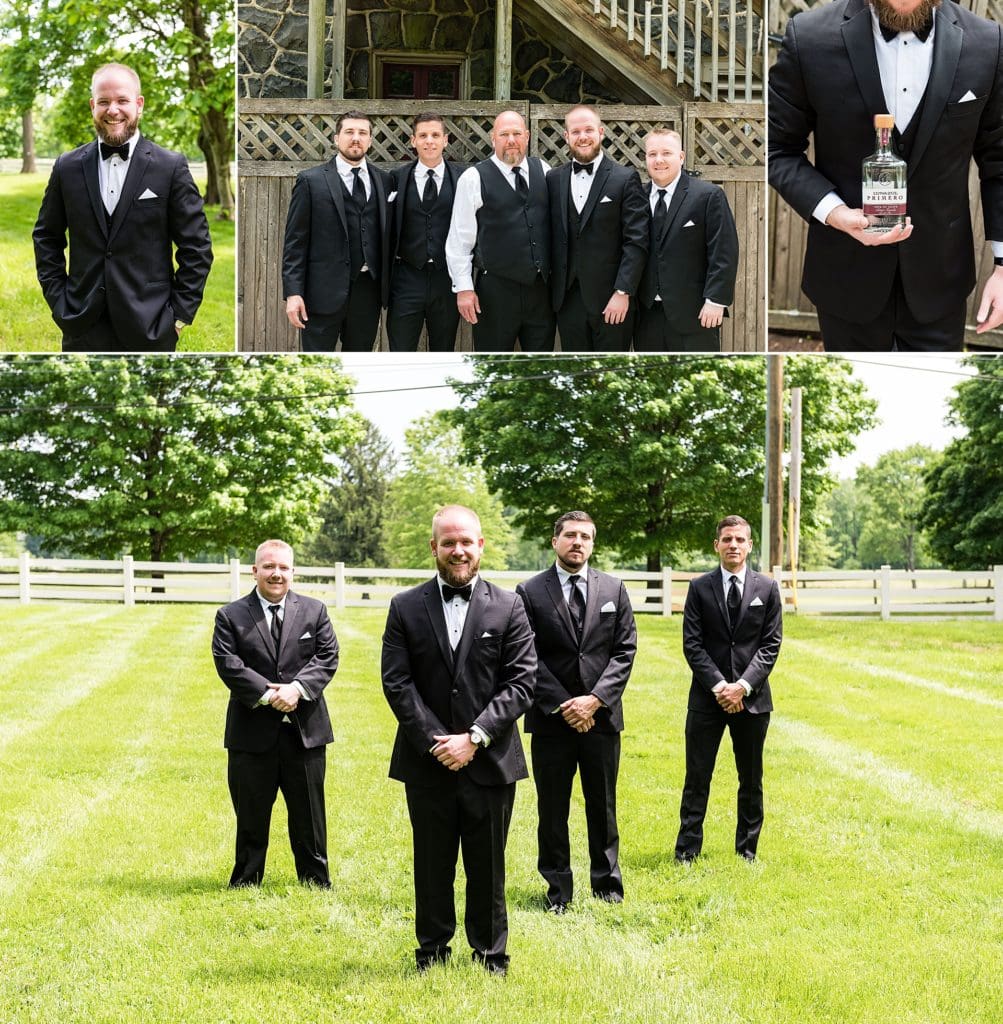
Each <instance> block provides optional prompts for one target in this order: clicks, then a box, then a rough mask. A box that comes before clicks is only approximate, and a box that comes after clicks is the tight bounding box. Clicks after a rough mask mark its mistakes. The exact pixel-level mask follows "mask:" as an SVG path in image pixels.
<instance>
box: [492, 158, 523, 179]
mask: <svg viewBox="0 0 1003 1024" xmlns="http://www.w3.org/2000/svg"><path fill="white" fill-rule="evenodd" d="M491 159H492V160H493V161H494V164H495V166H496V167H497V168H498V170H500V171H501V172H502V174H503V175H504V176H505V180H506V181H512V168H513V167H521V168H522V173H523V174H524V175H525V176H526V184H527V185H528V184H529V154H528V153H527V154H526V156H524V157H523V158H522V160H520V161H519V163H517V164H507V163H505V161H504V160H499V159H498V154H497V153H492V154H491Z"/></svg>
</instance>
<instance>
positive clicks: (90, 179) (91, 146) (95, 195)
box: [80, 142, 108, 238]
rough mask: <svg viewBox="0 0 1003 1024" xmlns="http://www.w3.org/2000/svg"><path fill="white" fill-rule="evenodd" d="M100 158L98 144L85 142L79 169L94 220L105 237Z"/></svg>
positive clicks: (106, 234) (106, 224)
mask: <svg viewBox="0 0 1003 1024" xmlns="http://www.w3.org/2000/svg"><path fill="white" fill-rule="evenodd" d="M100 158H101V157H100V154H99V153H98V144H97V143H96V142H89V143H87V145H86V146H84V148H83V150H81V153H80V170H81V172H82V173H83V177H84V187H85V188H86V189H87V196H88V198H89V199H90V201H91V209H93V211H94V220H95V221H97V225H98V229H99V230H100V232H101V234H102V235H104V237H105V238H107V237H108V214H107V212H106V211H105V208H104V203H103V202H102V201H101V172H100V170H99V169H98V161H99V160H100Z"/></svg>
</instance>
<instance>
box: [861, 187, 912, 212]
mask: <svg viewBox="0 0 1003 1024" xmlns="http://www.w3.org/2000/svg"><path fill="white" fill-rule="evenodd" d="M905 193H906V190H905V189H904V188H887V187H884V186H882V187H881V188H874V187H871V188H865V189H864V195H863V200H864V201H863V204H862V205H863V210H864V215H865V216H866V217H904V216H905V210H906V203H905Z"/></svg>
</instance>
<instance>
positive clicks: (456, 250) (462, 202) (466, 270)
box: [446, 153, 550, 292]
mask: <svg viewBox="0 0 1003 1024" xmlns="http://www.w3.org/2000/svg"><path fill="white" fill-rule="evenodd" d="M491 160H492V162H493V163H494V165H495V166H496V167H497V168H498V170H500V171H501V173H502V177H503V178H504V179H505V180H506V181H507V182H508V183H509V187H510V188H511V189H512V191H513V192H514V191H515V175H514V174H513V173H512V167H513V166H518V167H521V168H522V176H523V178H524V179H525V181H526V184H527V185H529V157H528V156H526V157H523V159H522V162H521V163H519V164H518V165H512V164H507V163H505V161H504V160H499V159H498V157H497V156H495V155H494V154H493V153H492V154H491ZM540 162H541V163H542V164H543V172H544V174H546V173H547V171H549V170H550V167H549V166H548V165H547V164H546V163H544V162H543V161H542V160H541V161H540ZM483 205H484V200H483V199H482V198H481V175H480V172H479V171H478V170H477V168H476V167H471V168H470V169H469V170H466V171H464V172H463V173H462V174H461V175H460V177H459V179H458V180H457V182H456V195H455V196H454V197H453V219H452V220H451V221H450V224H449V234H448V235H447V236H446V267H447V268H448V270H449V277H450V279H451V280H452V282H453V291H454V292H470V291H473V290H474V246H475V245H476V244H477V211H478V210H479V209H480V208H481V207H482V206H483Z"/></svg>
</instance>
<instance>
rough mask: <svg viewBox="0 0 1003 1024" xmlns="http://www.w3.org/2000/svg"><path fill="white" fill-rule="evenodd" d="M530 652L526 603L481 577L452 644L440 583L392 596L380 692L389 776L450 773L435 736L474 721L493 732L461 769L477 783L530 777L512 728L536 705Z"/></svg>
mask: <svg viewBox="0 0 1003 1024" xmlns="http://www.w3.org/2000/svg"><path fill="white" fill-rule="evenodd" d="M535 677H536V651H535V649H534V647H533V633H532V630H531V629H530V628H529V622H528V621H527V619H526V610H525V608H523V604H522V599H521V598H519V597H518V596H517V595H515V594H513V593H511V592H510V591H507V590H501V589H499V588H498V587H496V586H494V585H493V584H491V583H488V582H487V581H486V580H484V579H478V581H477V585H476V586H475V587H474V592H473V594H472V596H471V598H470V608H469V609H468V610H467V618H466V621H465V622H464V626H463V635H462V636H461V638H460V642H459V644H458V645H457V648H456V650H455V651H452V650H450V647H449V639H448V637H447V635H446V620H445V616H444V615H443V611H442V599H441V597H440V593H439V585H438V582H437V581H436V580H434V579H433V580H430V581H429V582H428V583H423V584H421V585H420V586H417V587H412V588H411V589H410V590H406V591H404V593H402V594H397V595H395V596H394V598H393V600H392V601H391V602H390V612H389V614H388V615H387V625H386V631H385V633H384V634H383V692H384V694H385V695H386V698H387V701H388V703H389V704H390V707H391V709H392V711H393V713H394V715H395V716H396V718H397V722H398V726H397V737H396V739H395V741H394V749H393V754H392V755H391V758H390V777H391V778H392V779H398V780H399V781H401V782H406V783H409V784H411V785H418V786H435V785H442V784H443V783H448V782H449V776H450V775H452V774H453V773H452V772H450V771H449V769H448V768H445V767H444V766H443V765H441V764H440V763H439V762H438V761H437V760H436V759H435V758H434V757H433V756H432V755H431V754H430V753H429V751H430V750H431V748H432V747H433V746H434V745H435V739H434V737H435V736H437V735H439V736H441V735H447V734H453V735H455V734H457V733H461V732H467V731H468V730H469V729H470V727H471V726H473V725H477V726H478V727H479V728H480V729H482V730H483V731H484V733H485V734H486V735H487V736H488V737H489V738H490V740H491V742H490V745H489V746H487V747H485V748H483V749H481V750H478V751H477V753H476V754H475V755H474V757H473V760H472V761H471V762H470V763H469V764H468V765H467V766H466V767H465V768H463V769H461V771H463V772H465V773H466V774H467V776H468V778H469V779H471V781H473V782H475V783H477V784H478V785H482V786H497V785H503V784H507V783H511V782H515V781H517V780H518V779H524V778H526V776H527V775H528V772H527V770H526V758H525V755H524V754H523V750H522V743H521V741H520V739H519V731H518V730H517V729H516V727H515V723H516V721H517V720H518V719H519V717H520V716H521V715H523V714H525V712H526V710H527V709H528V708H529V706H530V704H532V702H533V682H534V679H535Z"/></svg>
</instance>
